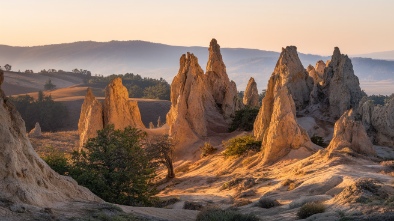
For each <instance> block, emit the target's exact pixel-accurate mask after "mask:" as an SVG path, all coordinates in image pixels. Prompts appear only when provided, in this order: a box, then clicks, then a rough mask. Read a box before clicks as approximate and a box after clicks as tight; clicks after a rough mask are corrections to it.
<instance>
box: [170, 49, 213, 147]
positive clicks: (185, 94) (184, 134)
mask: <svg viewBox="0 0 394 221" xmlns="http://www.w3.org/2000/svg"><path fill="white" fill-rule="evenodd" d="M212 106H215V102H214V99H213V97H212V95H211V94H210V93H209V90H208V88H206V86H205V83H204V72H203V70H202V69H201V67H200V65H199V64H198V59H197V57H195V56H194V55H193V54H189V53H187V55H185V54H184V55H182V56H181V58H180V68H179V72H178V74H177V75H176V76H175V77H174V80H173V81H172V83H171V109H170V111H169V112H168V114H167V118H166V119H167V124H168V125H169V126H170V131H169V134H170V135H171V136H172V137H173V138H174V139H175V140H177V141H179V142H184V141H186V140H189V141H196V140H197V139H198V138H199V137H204V136H207V120H206V116H205V108H209V109H212Z"/></svg>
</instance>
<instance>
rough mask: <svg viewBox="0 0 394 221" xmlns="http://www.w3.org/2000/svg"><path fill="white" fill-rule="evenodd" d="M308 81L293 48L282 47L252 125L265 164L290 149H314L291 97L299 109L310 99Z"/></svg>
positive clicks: (282, 155) (285, 153)
mask: <svg viewBox="0 0 394 221" xmlns="http://www.w3.org/2000/svg"><path fill="white" fill-rule="evenodd" d="M310 83H312V82H311V79H310V78H309V76H308V74H307V73H306V71H305V69H303V67H302V64H301V62H300V61H299V59H298V56H297V51H296V48H295V47H293V46H291V47H287V48H286V49H283V51H282V53H281V55H280V57H279V60H278V63H277V65H276V67H275V71H274V72H273V73H272V75H271V78H270V80H269V81H268V87H267V92H266V95H265V97H264V99H263V102H262V106H261V108H260V111H259V114H258V115H257V118H256V120H255V123H254V127H253V133H254V136H255V137H256V139H258V140H262V151H263V162H264V163H265V164H269V163H273V162H275V161H277V160H279V159H280V158H282V157H284V156H286V155H287V154H288V153H289V152H290V151H291V150H292V149H298V148H300V147H305V148H307V149H309V150H310V151H311V153H312V152H313V151H314V149H315V148H314V147H315V146H314V145H313V144H312V142H311V141H310V139H309V137H308V134H307V132H306V131H305V130H304V129H303V128H302V127H301V126H299V125H298V124H297V121H296V109H297V103H295V101H294V100H293V98H294V97H295V98H297V101H299V102H298V105H299V106H298V108H299V109H302V107H303V106H304V103H305V102H306V101H307V100H308V99H309V84H310ZM307 97H308V98H307Z"/></svg>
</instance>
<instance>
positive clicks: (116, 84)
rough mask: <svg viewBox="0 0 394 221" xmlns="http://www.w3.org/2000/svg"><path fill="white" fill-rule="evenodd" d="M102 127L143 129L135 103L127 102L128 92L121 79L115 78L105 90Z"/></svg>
mask: <svg viewBox="0 0 394 221" xmlns="http://www.w3.org/2000/svg"><path fill="white" fill-rule="evenodd" d="M103 110H104V125H108V124H113V125H114V127H115V129H124V128H125V127H128V126H132V127H136V128H145V126H144V124H143V123H142V120H141V114H140V110H139V108H138V104H137V102H136V101H129V92H128V91H127V88H126V87H125V86H123V84H122V79H121V78H115V79H114V80H112V81H111V83H110V84H109V85H108V86H107V87H106V88H105V101H104V108H103Z"/></svg>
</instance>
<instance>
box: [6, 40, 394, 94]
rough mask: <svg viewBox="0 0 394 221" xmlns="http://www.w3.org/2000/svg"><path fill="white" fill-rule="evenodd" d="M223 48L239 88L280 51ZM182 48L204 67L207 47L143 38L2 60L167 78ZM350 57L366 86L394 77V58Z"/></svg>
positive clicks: (19, 52)
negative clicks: (178, 44) (143, 39)
mask: <svg viewBox="0 0 394 221" xmlns="http://www.w3.org/2000/svg"><path fill="white" fill-rule="evenodd" d="M219 43H220V42H219ZM221 51H222V55H223V59H224V62H225V64H226V66H227V72H228V74H229V77H230V79H232V80H234V81H235V82H236V83H237V86H238V90H244V89H245V87H246V85H247V82H248V80H249V77H254V78H255V79H256V82H257V85H258V88H259V90H261V89H263V88H266V85H267V82H268V79H269V76H270V75H271V73H272V71H273V69H274V67H275V64H276V62H277V60H278V57H279V53H278V52H273V51H264V50H257V49H243V48H222V50H221ZM186 52H191V53H194V54H195V55H196V56H197V57H198V58H199V63H200V65H201V67H202V68H203V69H205V66H206V62H207V59H208V49H207V48H206V47H182V46H170V45H164V44H158V43H151V42H145V41H111V42H92V41H85V42H75V43H66V44H56V45H45V46H34V47H12V46H6V45H0V65H1V66H3V65H5V64H7V63H8V64H11V65H12V70H14V71H18V70H21V71H24V70H26V69H32V70H34V71H40V70H42V69H48V68H51V69H52V68H54V69H62V70H67V71H69V70H72V69H74V68H78V69H87V70H90V71H91V72H92V74H93V75H94V74H100V75H101V74H102V75H109V74H124V73H135V74H140V75H142V76H144V77H152V78H159V77H163V78H164V79H166V80H167V81H168V82H169V83H171V81H172V79H173V77H174V76H175V75H176V74H177V72H178V68H179V58H180V56H181V55H182V54H184V53H186ZM343 53H346V52H343ZM299 56H300V59H301V61H302V62H303V64H304V66H305V67H307V66H308V65H309V64H312V65H315V63H316V62H317V61H318V60H323V61H326V60H328V59H330V57H323V56H319V55H311V54H302V53H300V54H299ZM352 60H353V65H354V69H355V72H356V74H357V76H359V78H360V80H361V82H362V84H363V82H364V81H368V83H369V84H370V87H371V88H374V86H373V85H372V86H371V82H373V81H384V82H386V84H387V82H389V83H388V84H389V85H390V84H391V83H390V82H394V61H382V60H373V59H366V58H352ZM391 85H393V84H391ZM379 88H384V87H379ZM379 88H378V90H375V91H373V92H372V91H371V92H370V89H365V90H366V91H367V93H381V94H391V93H392V92H394V91H393V89H391V88H388V89H387V88H386V89H385V90H383V89H382V90H381V89H379ZM374 89H376V88H374Z"/></svg>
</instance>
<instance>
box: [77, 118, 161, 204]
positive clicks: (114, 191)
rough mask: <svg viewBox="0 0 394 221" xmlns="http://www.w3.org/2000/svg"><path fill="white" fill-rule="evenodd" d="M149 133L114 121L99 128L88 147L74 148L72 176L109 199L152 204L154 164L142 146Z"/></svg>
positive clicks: (87, 144) (122, 202)
mask: <svg viewBox="0 0 394 221" xmlns="http://www.w3.org/2000/svg"><path fill="white" fill-rule="evenodd" d="M143 138H145V133H143V132H142V131H140V130H137V129H135V128H131V127H126V128H125V129H124V130H115V129H114V126H113V125H109V126H107V127H105V128H104V129H103V130H100V131H97V137H96V138H92V139H89V140H88V142H87V143H86V144H85V146H84V148H85V150H86V151H85V150H82V151H81V152H80V153H78V152H74V154H73V160H74V166H73V170H72V171H71V172H70V174H71V176H72V177H73V178H74V179H75V180H76V181H77V182H78V183H79V184H80V185H82V186H85V187H87V188H88V189H90V190H91V191H92V192H93V193H95V194H96V195H98V196H99V197H101V198H102V199H104V200H105V201H107V202H111V203H117V204H124V205H150V204H151V201H152V196H153V195H154V194H155V190H154V189H152V188H150V187H149V184H150V181H151V179H152V178H153V177H154V168H153V167H152V164H151V163H150V161H149V158H148V156H147V155H146V152H145V151H144V150H143V149H142V148H141V146H142V139H143Z"/></svg>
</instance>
